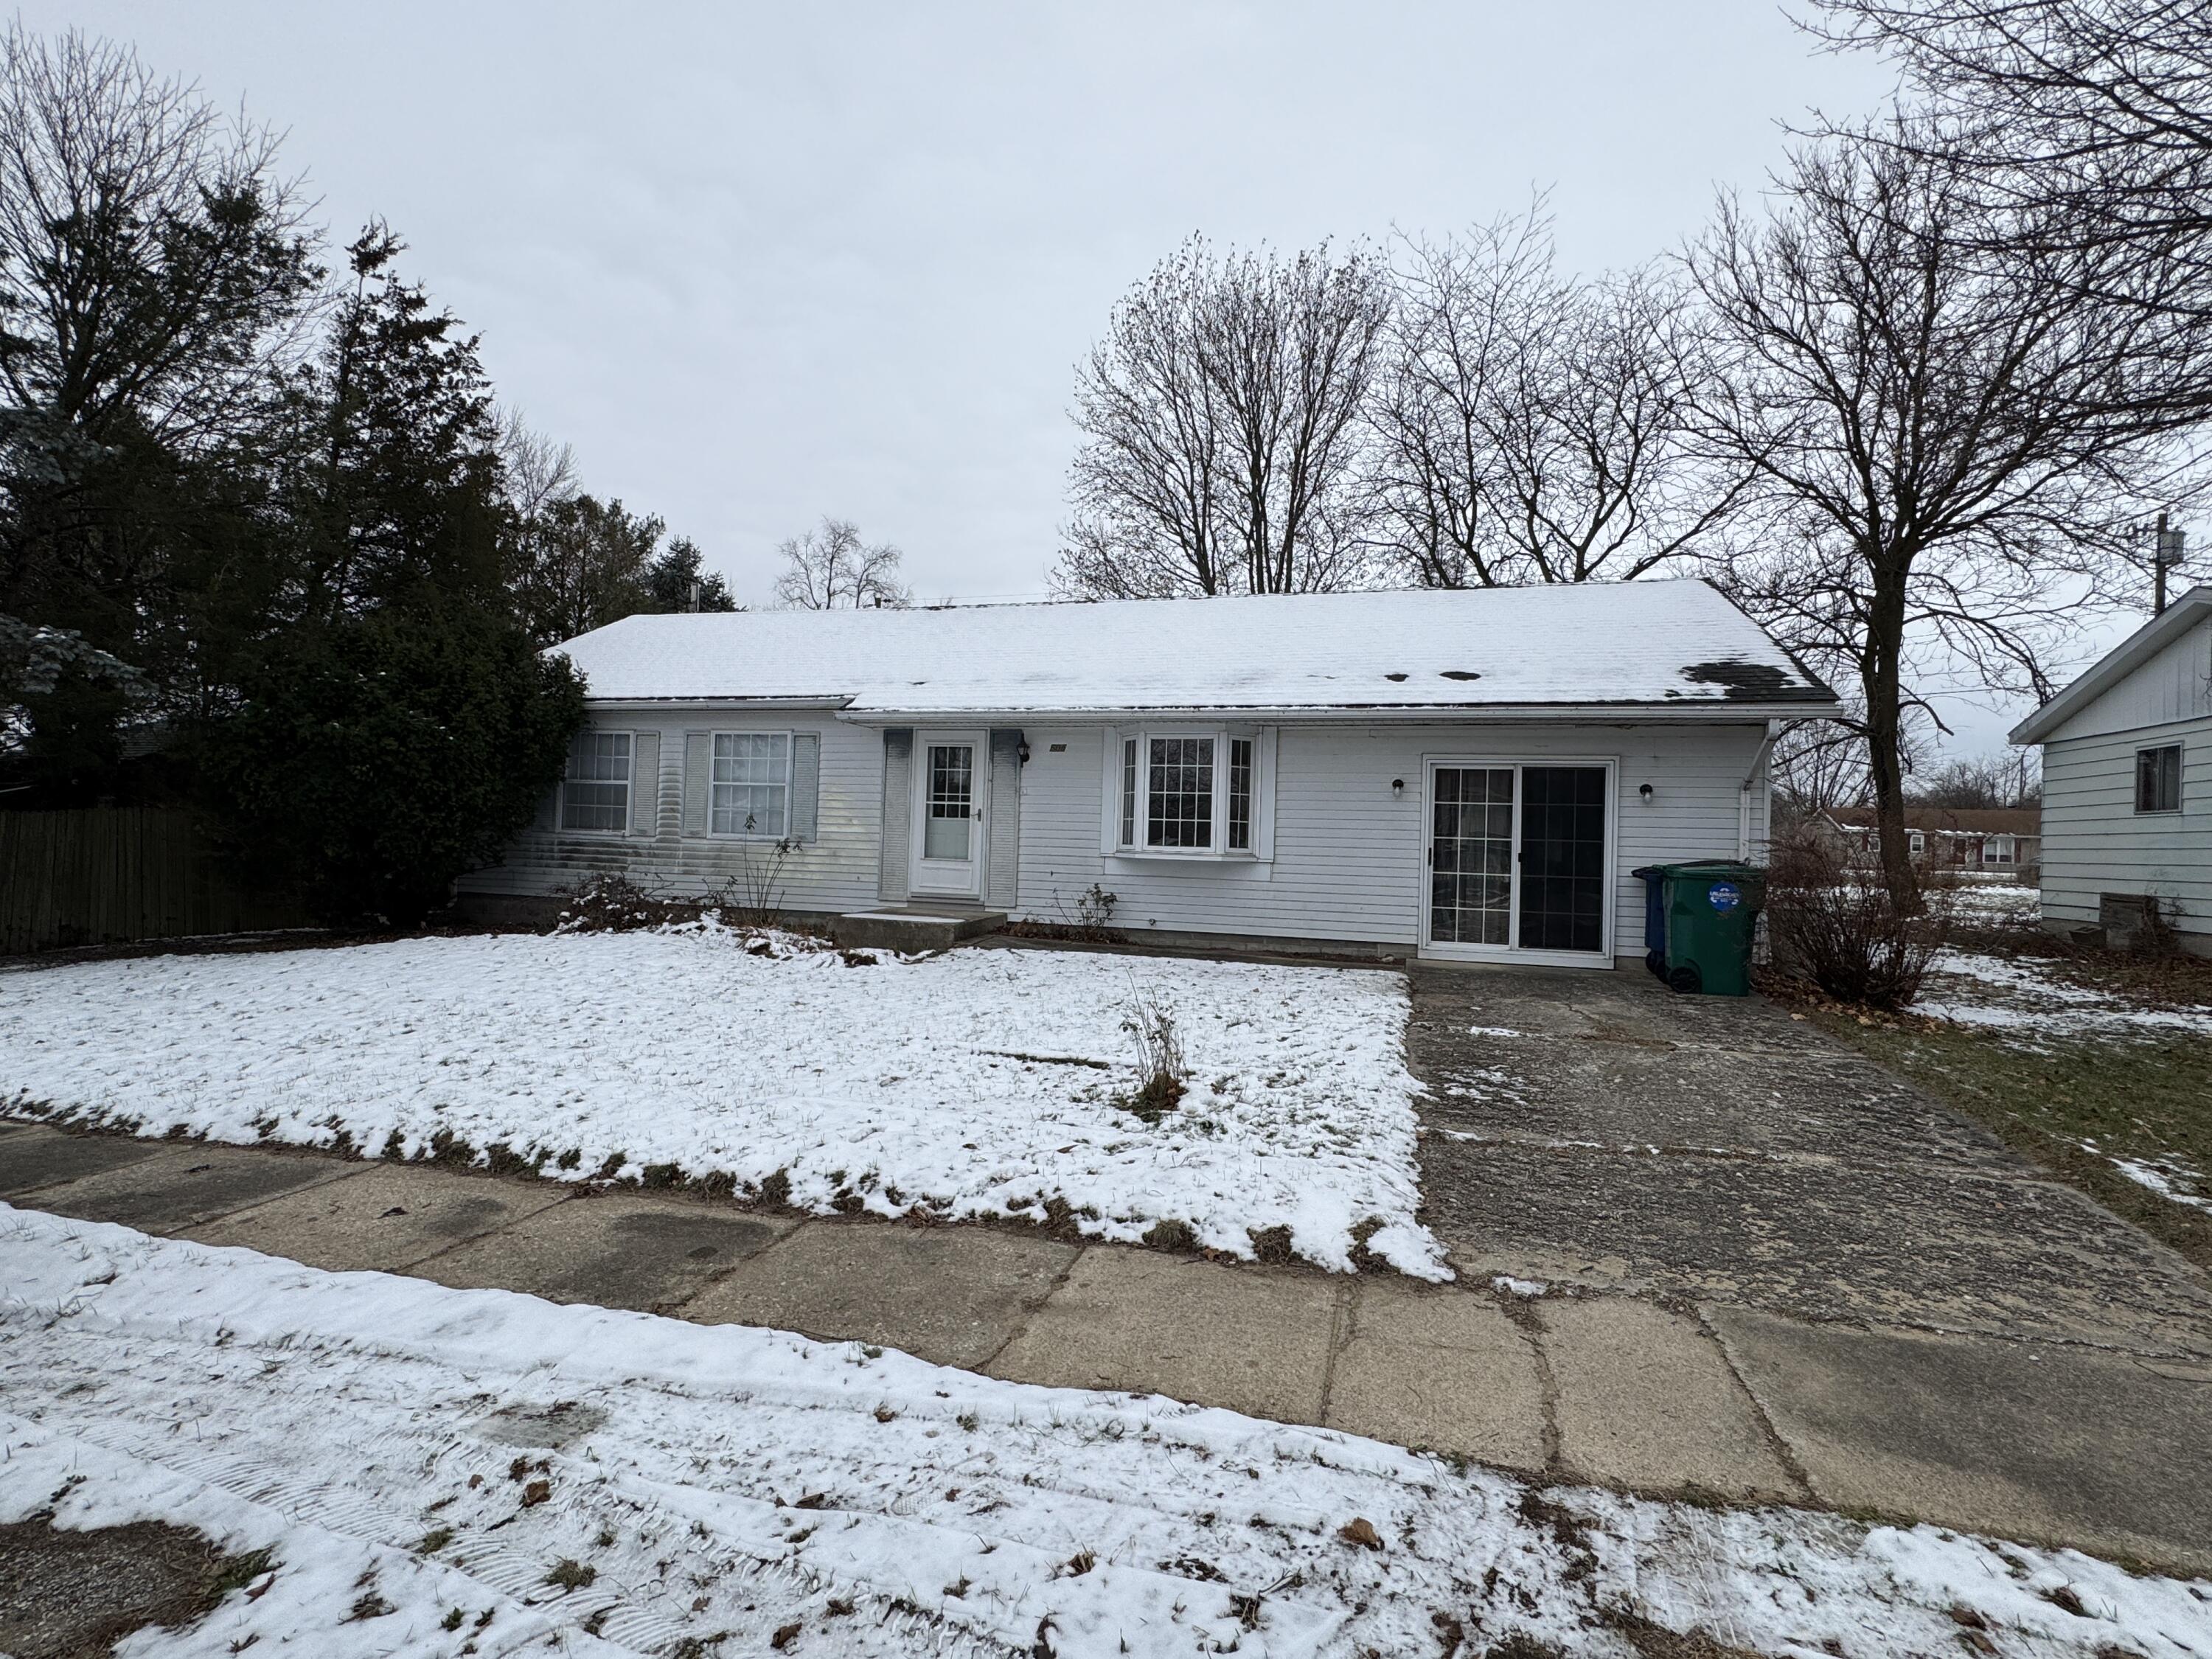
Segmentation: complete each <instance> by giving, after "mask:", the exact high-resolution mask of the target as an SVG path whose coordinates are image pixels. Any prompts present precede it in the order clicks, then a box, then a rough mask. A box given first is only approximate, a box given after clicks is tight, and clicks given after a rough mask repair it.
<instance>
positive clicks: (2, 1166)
mask: <svg viewBox="0 0 2212 1659" xmlns="http://www.w3.org/2000/svg"><path fill="white" fill-rule="evenodd" d="M9 1127H11V1128H12V1129H13V1131H14V1133H11V1134H10V1135H9V1137H8V1141H7V1145H6V1146H4V1147H0V1198H10V1199H12V1198H15V1197H18V1196H20V1195H21V1194H25V1193H31V1192H36V1191H37V1190H38V1189H39V1188H41V1187H52V1186H54V1185H57V1184H58V1183H59V1182H64V1181H76V1180H77V1179H79V1178H81V1177H82V1176H88V1175H101V1174H105V1173H106V1172H107V1171H108V1170H121V1169H125V1168H128V1167H129V1166H130V1165H131V1164H143V1162H145V1160H146V1159H148V1158H162V1157H168V1158H174V1157H176V1156H177V1155H178V1152H179V1149H178V1148H177V1147H175V1146H171V1145H170V1144H169V1143H168V1142H166V1141H160V1140H125V1139H121V1138H120V1137H118V1136H115V1135H72V1134H64V1133H62V1132H61V1131H60V1130H58V1129H47V1128H41V1127H38V1126H36V1125H33V1124H17V1125H10V1126H9ZM184 1150H192V1149H191V1148H186V1149H184ZM42 1207H43V1206H42Z"/></svg>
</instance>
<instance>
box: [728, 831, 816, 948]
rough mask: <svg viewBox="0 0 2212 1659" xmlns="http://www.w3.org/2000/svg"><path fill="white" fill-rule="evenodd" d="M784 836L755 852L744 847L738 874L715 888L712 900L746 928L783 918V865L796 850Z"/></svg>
mask: <svg viewBox="0 0 2212 1659" xmlns="http://www.w3.org/2000/svg"><path fill="white" fill-rule="evenodd" d="M798 850H799V842H796V841H794V840H793V839H792V838H791V837H790V836H785V837H784V838H783V839H782V840H781V841H779V842H775V844H774V845H773V846H771V847H769V848H765V849H763V850H762V851H761V852H759V853H758V854H756V853H755V852H754V850H753V849H752V848H746V849H745V850H744V853H743V854H742V855H741V857H742V860H743V861H742V865H741V867H740V869H739V871H738V874H737V875H735V876H733V877H732V878H730V879H729V880H727V881H725V882H724V883H723V884H721V886H720V888H719V889H718V890H716V893H715V895H714V900H713V902H714V904H715V905H716V906H717V907H718V908H723V909H726V910H729V911H733V912H734V913H735V920H737V921H739V922H741V923H742V924H744V926H745V927H776V926H778V925H779V924H780V923H781V921H782V919H783V866H785V865H787V864H788V863H789V862H790V861H791V855H792V854H793V853H795V852H797V851H798Z"/></svg>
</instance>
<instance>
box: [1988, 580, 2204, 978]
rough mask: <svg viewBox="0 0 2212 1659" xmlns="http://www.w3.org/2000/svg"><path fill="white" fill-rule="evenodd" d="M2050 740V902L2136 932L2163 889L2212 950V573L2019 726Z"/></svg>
mask: <svg viewBox="0 0 2212 1659" xmlns="http://www.w3.org/2000/svg"><path fill="white" fill-rule="evenodd" d="M2012 740H2013V741H2014V742H2015V743H2039V744H2042V745H2043V836H2044V858H2043V916H2044V921H2045V925H2046V926H2051V927H2059V928H2078V927H2103V928H2104V929H2105V930H2106V935H2107V937H2108V938H2110V939H2114V940H2115V941H2118V940H2122V939H2125V938H2127V937H2129V936H2130V935H2132V933H2134V931H2135V930H2136V927H2139V926H2140V924H2141V920H2142V914H2143V909H2144V906H2145V905H2146V904H2147V903H2155V904H2156V905H2157V906H2158V908H2160V912H2161V913H2162V914H2163V915H2165V917H2166V920H2167V921H2169V922H2170V923H2171V924H2172V927H2173V928H2174V930H2175V932H2176V933H2177V934H2178V935H2179V939H2180V942H2181V944H2182V945H2185V947H2186V948H2188V949H2189V950H2191V951H2196V952H2197V953H2198V954H2200V955H2212V587H2207V586H2198V587H2195V588H2191V590H2190V591H2189V592H2187V593H2185V594H2183V595H2182V597H2181V598H2180V599H2177V600H2176V601H2175V602H2174V603H2173V604H2172V605H2168V606H2167V607H2166V610H2165V611H2163V612H2162V613H2160V615H2159V616H2157V617H2154V618H2153V619H2152V620H2151V621H2150V622H2148V623H2145V624H2144V625H2143V626H2142V627H2141V628H2139V629H2136V631H2135V633H2134V634H2132V635H2130V636H2129V637H2128V639H2127V640H2126V641H2124V642H2123V643H2122V644H2121V645H2120V646H2118V647H2117V648H2116V649H2114V650H2113V651H2112V653H2110V654H2109V655H2107V656H2106V658H2105V659H2103V660H2102V661H2100V662H2099V663H2098V664H2097V665H2095V666H2093V668H2091V669H2090V670H2089V671H2087V673H2085V674H2083V675H2082V676H2081V678H2079V679H2077V680H2075V682H2074V683H2073V684H2071V685H2069V686H2068V687H2067V688H2066V689H2065V690H2063V691H2061V692H2060V693H2059V694H2058V695H2057V696H2055V697H2053V698H2051V701H2050V702H2046V703H2045V704H2044V705H2043V707H2042V708H2039V709H2037V710H2036V711H2035V713H2034V714H2031V715H2029V716H2028V717H2027V719H2026V720H2022V721H2021V723H2020V724H2019V725H2018V726H2015V727H2014V728H2013V732H2012Z"/></svg>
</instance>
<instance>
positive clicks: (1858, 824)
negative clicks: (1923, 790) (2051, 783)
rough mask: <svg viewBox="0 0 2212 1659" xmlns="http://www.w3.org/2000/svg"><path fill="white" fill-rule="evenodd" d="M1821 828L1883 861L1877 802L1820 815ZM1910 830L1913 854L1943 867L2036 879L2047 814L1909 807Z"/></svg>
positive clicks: (1852, 849)
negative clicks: (1875, 806)
mask: <svg viewBox="0 0 2212 1659" xmlns="http://www.w3.org/2000/svg"><path fill="white" fill-rule="evenodd" d="M1820 830H1821V833H1822V834H1824V835H1826V836H1829V837H1830V838H1831V839H1832V840H1833V841H1834V842H1837V843H1838V845H1840V846H1842V847H1843V848H1844V849H1845V850H1846V851H1847V852H1848V853H1850V855H1851V857H1852V858H1853V859H1854V860H1856V861H1858V862H1863V863H1867V864H1872V863H1875V862H1878V861H1879V860H1880V858H1881V848H1880V847H1879V845H1878V842H1877V840H1876V836H1875V823H1874V808H1873V807H1871V806H1838V807H1833V808H1831V809H1830V810H1829V811H1826V812H1824V813H1822V814H1821V815H1820ZM1905 836H1906V842H1907V845H1908V847H1909V848H1910V849H1911V854H1912V856H1913V857H1914V858H1915V859H1916V860H1920V861H1922V862H1924V863H1926V864H1928V865H1929V866H1932V867H1933V868H1936V869H1938V870H1963V871H1969V872H1971V871H1981V872H1984V873H1987V874H1991V875H2003V876H2009V877H2015V878H2020V879H2021V880H2026V881H2033V879H2034V878H2035V871H2036V867H2037V866H2038V865H2039V863H2040V861H2041V859H2042V848H2043V814H2042V812H2041V811H2040V810H2039V808H2036V807H2033V806H2007V807H1996V808H1991V809H1988V810H1976V809H1973V808H1970V807H1953V806H1908V807H1906V808H1905Z"/></svg>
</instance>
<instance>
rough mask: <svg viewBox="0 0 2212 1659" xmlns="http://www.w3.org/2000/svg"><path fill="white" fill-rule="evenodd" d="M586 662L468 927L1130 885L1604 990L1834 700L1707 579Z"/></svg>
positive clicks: (1126, 907) (752, 626)
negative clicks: (1778, 757) (1667, 866)
mask: <svg viewBox="0 0 2212 1659" xmlns="http://www.w3.org/2000/svg"><path fill="white" fill-rule="evenodd" d="M560 648H561V649H562V650H564V651H565V652H567V653H568V655H569V656H570V657H571V658H572V659H574V662H575V664H576V665H577V666H578V667H579V668H580V670H582V671H583V673H584V675H585V677H586V683H587V689H588V697H589V724H588V726H587V728H586V731H585V732H584V733H583V734H582V735H581V736H580V738H578V740H577V743H576V745H575V749H574V754H573V757H572V759H571V763H570V766H569V771H568V781H567V782H566V783H564V784H563V785H562V787H561V788H560V789H559V790H558V791H557V792H556V795H555V796H554V797H553V798H552V799H549V800H548V801H547V802H546V803H545V805H544V808H543V809H542V811H541V813H540V816H539V818H538V823H537V825H536V827H535V828H533V829H532V830H530V831H529V832H528V833H526V834H525V835H524V836H522V837H521V838H520V841H519V842H517V844H516V845H515V846H514V847H513V848H511V849H510V851H509V852H508V854H507V858H506V860H505V861H504V862H503V863H502V864H501V865H500V866H497V867H495V868H493V869H489V870H485V871H483V872H478V873H477V874H476V875H474V876H471V877H470V878H467V879H466V880H465V882H464V884H463V888H464V894H465V901H466V902H468V903H469V904H470V906H471V908H473V909H475V910H476V911H477V913H479V914H483V913H487V912H491V913H496V912H497V911H499V910H501V909H502V908H505V909H510V910H511V909H513V908H516V907H518V906H531V907H532V908H539V909H542V908H543V905H544V900H545V899H546V897H547V896H551V895H554V894H556V893H558V892H560V891H562V890H564V889H568V888H572V887H574V885H576V884H579V883H580V882H581V881H583V880H584V879H586V878H589V877H591V876H592V875H593V874H595V873H599V872H620V873H623V874H625V875H628V876H630V877H632V878H635V879H637V880H639V881H641V882H643V883H646V884H650V885H654V886H657V887H659V888H660V889H661V890H665V891H667V892H671V893H674V894H682V895H696V894H702V893H707V892H710V891H714V890H718V889H720V890H727V891H731V892H732V893H733V894H734V896H738V898H740V899H744V898H745V897H747V896H757V895H758V894H759V893H760V892H761V890H762V888H763V884H764V883H765V882H766V881H767V880H768V879H769V878H770V877H771V876H772V878H773V881H774V884H775V889H776V891H775V898H776V899H777V901H778V902H780V904H781V908H783V909H784V911H785V912H786V913H787V914H789V915H794V916H805V917H808V918H822V917H828V918H840V919H842V921H839V922H838V924H837V925H838V927H839V929H840V931H841V933H842V935H844V936H846V937H848V938H853V939H863V938H865V939H872V941H874V942H887V941H888V940H890V939H894V938H899V937H905V938H912V939H917V940H921V939H929V938H931V937H932V936H933V934H934V936H935V937H937V938H939V939H949V938H950V937H951V935H952V933H955V932H964V931H978V930H981V928H983V927H988V926H991V925H994V924H995V923H996V922H997V921H1000V920H1003V919H1004V918H1006V917H1008V916H1012V917H1014V918H1018V919H1021V920H1025V921H1041V922H1048V923H1050V922H1068V921H1075V920H1077V919H1078V918H1079V917H1087V916H1092V915H1096V913H1097V908H1098V899H1097V895H1100V894H1110V895H1112V896H1113V902H1112V907H1111V913H1110V914H1111V925H1112V926H1114V927H1116V928H1118V929H1120V930H1121V931H1123V932H1124V933H1127V934H1129V935H1131V936H1132V937H1135V938H1141V937H1144V936H1147V935H1158V936H1160V937H1163V938H1170V937H1175V938H1182V939H1242V940H1247V941H1252V942H1259V941H1271V942H1273V943H1275V944H1277V945H1292V944H1294V945H1297V946H1300V947H1304V948H1315V947H1320V948H1326V949H1330V950H1336V951H1358V952H1361V953H1371V954H1383V955H1391V956H1395V955H1402V954H1407V953H1413V952H1418V953H1419V954H1420V955H1422V956H1425V957H1444V958H1455V957H1456V958H1466V959H1471V960H1496V961H1522V962H1528V963H1556V964H1576V965H1587V966H1591V967H1610V966H1612V965H1613V959H1614V957H1616V956H1617V955H1618V956H1624V957H1631V958H1640V955H1641V952H1642V950H1643V933H1642V928H1643V923H1642V917H1643V912H1644V896H1643V890H1642V885H1641V884H1640V883H1638V882H1637V881H1636V880H1634V879H1633V878H1632V877H1631V876H1630V873H1629V872H1630V871H1631V870H1632V868H1633V867H1635V866H1638V865H1642V864H1646V863H1651V862H1655V861H1671V860H1689V859H1699V858H1712V857H1722V858H1729V857H1739V856H1747V855H1755V854H1758V853H1759V851H1760V850H1761V849H1763V847H1764V844H1765V835H1766V824H1767V789H1766V775H1765V758H1766V752H1767V747H1768V743H1769V734H1770V731H1771V729H1772V728H1771V725H1770V723H1771V722H1775V721H1779V720H1790V719H1800V718H1805V717H1808V716H1814V715H1819V714H1827V713H1831V712H1832V711H1833V710H1834V708H1835V707H1836V705H1835V701H1834V698H1833V696H1832V693H1830V691H1829V690H1827V688H1826V687H1825V686H1823V685H1821V684H1819V683H1818V682H1817V681H1816V680H1814V679H1813V678H1811V677H1810V676H1809V675H1808V674H1807V673H1806V672H1805V671H1804V670H1803V669H1802V667H1801V666H1799V665H1797V664H1796V662H1795V661H1793V660H1792V659H1790V656H1789V655H1788V653H1785V652H1784V651H1783V650H1782V649H1781V648H1780V647H1778V645H1776V644H1775V643H1774V641H1772V640H1771V639H1770V638H1769V637H1768V636H1767V635H1765V633H1764V632H1763V631H1762V630H1761V629H1759V627H1758V626H1757V625H1756V624H1755V623H1753V622H1752V621H1751V620H1750V619H1749V618H1748V617H1746V616H1745V615H1744V614H1743V613H1742V612H1741V611H1739V610H1737V609H1736V608H1735V606H1734V605H1731V604H1730V603H1729V601H1728V600H1727V599H1723V597H1722V596H1721V595H1720V594H1719V593H1718V592H1716V591H1715V590H1714V589H1713V588H1712V587H1711V586H1708V585H1706V584H1705V583H1704V582H1702V581H1648V582H1637V583H1634V584H1628V585H1619V586H1576V587H1546V588H1522V589H1484V590H1471V591H1459V592H1369V593H1340V594H1304V595H1280V596H1267V597H1256V598H1240V599H1204V600H1188V599H1187V600H1137V601H1124V602H1116V603H1109V604H1064V605H1007V606H990V607H974V608H946V609H933V610H919V611H890V610H883V611H774V612H767V613H744V612H740V613H736V614H722V615H676V616H640V617H629V618H628V619H626V620H624V621H623V622H619V623H615V624H613V625H612V626H611V627H607V628H603V629H597V630H595V631H594V632H592V633H590V634H586V635H581V636H580V637H579V638H577V639H574V640H572V641H569V642H568V644H567V645H565V646H563V647H560ZM933 918H951V919H952V920H951V921H944V920H932V919H933Z"/></svg>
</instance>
